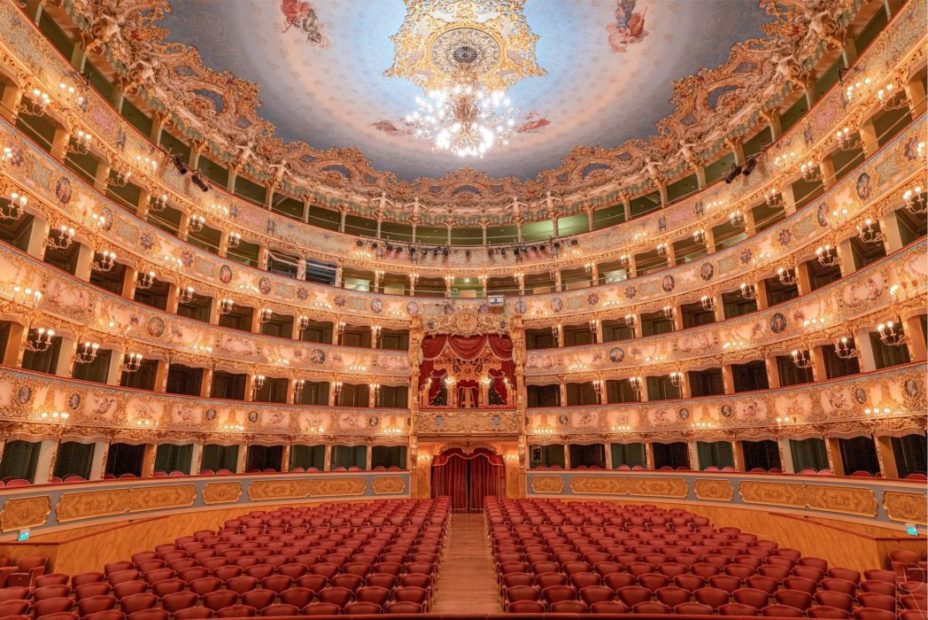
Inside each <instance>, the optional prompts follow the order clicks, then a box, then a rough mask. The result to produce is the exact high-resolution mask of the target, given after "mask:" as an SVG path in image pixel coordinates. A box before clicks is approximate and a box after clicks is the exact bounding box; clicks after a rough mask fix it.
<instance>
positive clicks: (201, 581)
mask: <svg viewBox="0 0 928 620" xmlns="http://www.w3.org/2000/svg"><path fill="white" fill-rule="evenodd" d="M449 514H450V511H449V508H448V501H447V499H446V498H439V499H435V500H421V501H415V500H404V501H378V502H370V503H361V504H359V503H332V504H321V505H318V506H312V507H303V506H300V507H289V508H281V509H277V510H273V511H269V512H265V511H253V512H250V513H248V514H246V515H243V516H242V517H240V518H236V519H231V520H228V521H226V523H225V524H224V526H223V527H221V528H220V529H219V530H218V531H209V530H203V531H198V532H194V533H193V534H191V535H189V536H184V537H181V538H178V539H177V540H175V541H174V542H173V543H169V544H162V545H158V546H157V547H156V548H155V549H153V550H151V551H144V552H139V553H135V554H133V555H132V557H131V558H127V559H126V560H124V561H120V562H112V563H108V564H107V565H106V566H102V567H100V570H99V571H95V572H86V573H81V574H76V575H66V574H61V573H55V572H50V573H46V562H45V559H44V558H42V557H29V558H25V559H21V560H19V561H17V562H15V563H13V564H12V565H10V566H5V567H2V568H0V618H4V619H5V620H6V619H8V618H14V617H15V618H23V619H25V618H35V619H39V618H42V619H43V620H77V619H78V618H84V619H88V620H120V619H122V618H124V617H129V618H131V619H132V620H166V619H167V618H169V617H171V618H175V619H177V620H192V619H194V618H210V617H219V618H242V617H248V616H255V615H261V616H296V615H325V614H340V613H349V614H371V613H381V612H389V613H402V614H412V613H421V612H425V611H428V608H429V601H430V599H431V597H432V595H433V586H434V579H435V576H436V574H437V573H438V569H439V565H440V563H441V556H442V548H443V545H444V543H445V537H446V532H447V529H448V522H449ZM3 560H8V558H3Z"/></svg>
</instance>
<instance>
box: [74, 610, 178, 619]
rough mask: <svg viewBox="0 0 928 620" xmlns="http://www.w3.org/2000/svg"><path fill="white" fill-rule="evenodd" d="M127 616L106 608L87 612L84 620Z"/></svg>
mask: <svg viewBox="0 0 928 620" xmlns="http://www.w3.org/2000/svg"><path fill="white" fill-rule="evenodd" d="M125 617H126V614H124V613H122V612H121V611H119V610H118V609H106V610H104V611H96V612H94V613H92V614H87V615H86V616H83V617H82V620H124V618H125ZM175 617H176V616H175ZM179 620H183V619H179Z"/></svg>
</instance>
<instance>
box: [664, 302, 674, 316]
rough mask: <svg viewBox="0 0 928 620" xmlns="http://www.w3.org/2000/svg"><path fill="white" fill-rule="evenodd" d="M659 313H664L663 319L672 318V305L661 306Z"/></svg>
mask: <svg viewBox="0 0 928 620" xmlns="http://www.w3.org/2000/svg"><path fill="white" fill-rule="evenodd" d="M661 313H662V314H663V315H664V318H665V319H673V315H674V307H673V306H671V305H667V306H664V307H663V308H661Z"/></svg>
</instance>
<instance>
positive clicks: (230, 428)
mask: <svg viewBox="0 0 928 620" xmlns="http://www.w3.org/2000/svg"><path fill="white" fill-rule="evenodd" d="M222 430H223V431H225V432H227V433H243V432H245V427H244V426H243V425H241V424H228V423H227V424H223V425H222Z"/></svg>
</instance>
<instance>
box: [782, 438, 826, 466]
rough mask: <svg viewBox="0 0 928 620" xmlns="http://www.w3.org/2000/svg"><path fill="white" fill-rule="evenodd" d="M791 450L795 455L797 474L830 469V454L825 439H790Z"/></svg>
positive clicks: (794, 463)
mask: <svg viewBox="0 0 928 620" xmlns="http://www.w3.org/2000/svg"><path fill="white" fill-rule="evenodd" d="M789 449H790V452H791V453H792V455H793V468H794V469H795V470H796V472H799V471H801V470H803V469H814V470H815V471H819V470H822V469H828V452H827V450H826V449H825V441H824V440H823V439H818V438H814V437H813V438H812V439H802V440H797V439H790V440H789Z"/></svg>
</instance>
